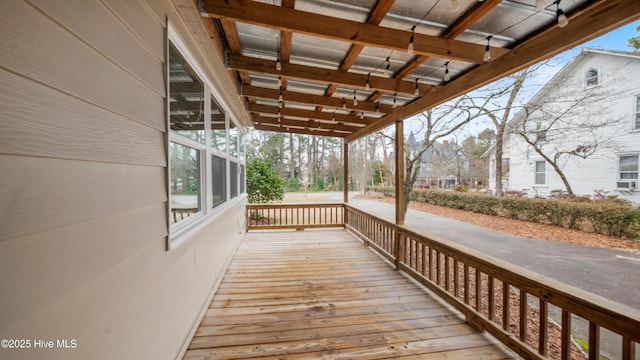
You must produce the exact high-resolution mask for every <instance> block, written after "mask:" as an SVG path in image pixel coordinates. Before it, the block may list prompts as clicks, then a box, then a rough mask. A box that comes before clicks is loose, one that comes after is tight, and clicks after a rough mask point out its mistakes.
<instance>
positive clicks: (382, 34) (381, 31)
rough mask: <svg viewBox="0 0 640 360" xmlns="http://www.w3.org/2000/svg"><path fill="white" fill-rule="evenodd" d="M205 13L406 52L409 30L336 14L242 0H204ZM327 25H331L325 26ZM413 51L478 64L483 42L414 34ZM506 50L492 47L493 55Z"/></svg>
mask: <svg viewBox="0 0 640 360" xmlns="http://www.w3.org/2000/svg"><path fill="white" fill-rule="evenodd" d="M204 9H205V11H206V13H207V14H208V16H210V17H215V18H221V19H222V18H230V19H233V20H236V21H240V22H247V23H250V24H254V25H259V26H267V27H271V28H276V29H281V30H288V31H292V32H299V33H303V34H307V35H312V36H318V37H324V38H329V39H334V40H341V41H346V42H351V43H356V44H362V45H366V46H374V47H379V48H386V49H390V50H399V51H406V47H407V44H408V41H409V39H408V35H409V33H408V32H407V31H405V30H398V29H392V28H385V27H380V26H378V25H375V24H369V23H359V22H355V21H350V20H344V19H340V18H336V17H331V16H325V15H318V14H314V13H309V12H305V11H300V10H295V9H289V8H283V7H280V6H274V5H269V4H263V3H259V2H255V1H246V0H205V2H204ZM327 24H331V26H327ZM414 38H415V42H414V52H415V53H416V54H422V55H434V56H439V57H444V58H448V59H455V60H460V61H465V62H471V63H476V64H482V63H483V60H482V57H483V56H484V45H479V44H473V43H468V42H464V41H457V40H452V39H445V38H441V37H438V36H430V35H424V34H419V33H415V35H414ZM508 52H509V50H508V49H504V48H498V47H494V48H493V56H494V58H497V57H500V56H502V55H504V54H506V53H508Z"/></svg>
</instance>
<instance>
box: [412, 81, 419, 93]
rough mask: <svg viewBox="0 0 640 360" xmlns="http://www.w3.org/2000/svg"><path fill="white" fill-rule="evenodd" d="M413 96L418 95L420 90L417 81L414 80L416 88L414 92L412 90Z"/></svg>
mask: <svg viewBox="0 0 640 360" xmlns="http://www.w3.org/2000/svg"><path fill="white" fill-rule="evenodd" d="M413 95H415V96H418V95H420V88H419V87H418V79H416V88H415V90H413Z"/></svg>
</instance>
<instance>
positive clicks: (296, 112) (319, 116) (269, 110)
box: [247, 104, 373, 125]
mask: <svg viewBox="0 0 640 360" xmlns="http://www.w3.org/2000/svg"><path fill="white" fill-rule="evenodd" d="M247 111H249V112H251V113H254V114H271V115H276V114H278V111H280V114H281V115H282V116H286V117H296V118H302V119H315V120H325V121H333V115H334V114H333V113H330V112H324V111H315V110H300V109H291V108H286V107H285V108H282V109H279V108H278V107H276V106H268V105H258V104H249V107H248V109H247ZM335 118H336V121H337V122H342V123H351V124H361V125H367V124H370V123H371V122H372V121H373V119H372V118H369V117H365V118H364V119H360V117H359V116H354V115H343V114H335Z"/></svg>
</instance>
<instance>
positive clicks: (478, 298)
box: [475, 268, 482, 313]
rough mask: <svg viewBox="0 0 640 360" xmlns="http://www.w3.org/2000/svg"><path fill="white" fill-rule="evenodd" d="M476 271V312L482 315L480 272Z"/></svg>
mask: <svg viewBox="0 0 640 360" xmlns="http://www.w3.org/2000/svg"><path fill="white" fill-rule="evenodd" d="M475 269H476V311H478V312H479V313H482V272H480V269H478V268H475Z"/></svg>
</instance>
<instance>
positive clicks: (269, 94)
mask: <svg viewBox="0 0 640 360" xmlns="http://www.w3.org/2000/svg"><path fill="white" fill-rule="evenodd" d="M241 91H242V95H243V96H247V97H256V98H263V99H272V100H276V99H278V98H279V97H280V90H278V89H267V88H263V87H257V86H249V85H245V86H243V87H242V90H241ZM282 98H283V99H284V101H285V102H288V101H291V102H296V103H300V104H309V105H316V106H323V107H332V108H342V105H343V100H342V99H341V98H336V97H331V96H320V95H312V94H304V93H300V92H293V91H286V90H283V91H282ZM344 106H345V107H346V108H347V109H348V110H353V111H366V112H377V110H379V112H380V113H382V114H388V113H390V112H392V111H393V108H392V107H391V106H390V105H385V104H377V103H374V102H371V101H364V100H363V101H358V105H353V101H344Z"/></svg>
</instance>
